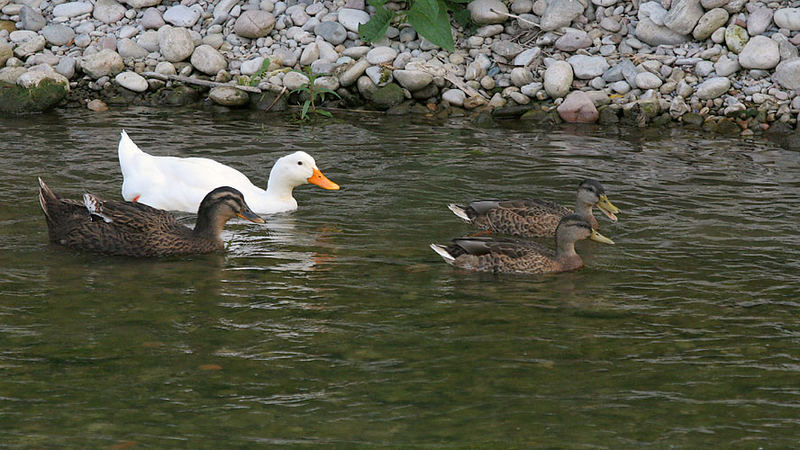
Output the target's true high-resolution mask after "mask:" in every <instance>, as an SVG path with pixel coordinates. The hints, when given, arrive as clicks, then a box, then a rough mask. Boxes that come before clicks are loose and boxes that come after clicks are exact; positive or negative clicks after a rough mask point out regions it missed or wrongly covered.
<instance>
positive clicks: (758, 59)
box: [739, 36, 781, 69]
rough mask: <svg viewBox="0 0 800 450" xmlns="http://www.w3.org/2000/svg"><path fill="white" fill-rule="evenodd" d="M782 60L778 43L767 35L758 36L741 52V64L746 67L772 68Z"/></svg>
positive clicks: (748, 42)
mask: <svg viewBox="0 0 800 450" xmlns="http://www.w3.org/2000/svg"><path fill="white" fill-rule="evenodd" d="M780 60H781V54H780V50H779V48H778V43H777V42H775V41H773V40H772V39H770V38H768V37H766V36H756V37H754V38H752V39H750V40H749V41H747V44H745V46H744V48H743V49H742V51H741V52H740V53H739V64H740V65H741V66H742V67H744V68H745V69H772V68H773V67H775V66H777V65H778V63H779V62H780Z"/></svg>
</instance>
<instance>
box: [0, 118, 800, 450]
mask: <svg viewBox="0 0 800 450" xmlns="http://www.w3.org/2000/svg"><path fill="white" fill-rule="evenodd" d="M338 116H339V117H337V119H339V120H334V121H331V122H326V123H323V124H320V125H318V126H315V127H306V126H299V125H297V124H292V123H290V122H288V121H286V120H284V119H285V118H283V117H280V116H264V115H260V114H255V113H250V112H226V113H224V114H222V113H219V112H216V111H194V110H184V109H175V110H150V109H146V108H145V109H136V108H131V109H126V110H121V111H112V112H109V113H107V114H105V115H97V114H93V113H90V112H88V111H68V112H56V113H52V114H50V115H45V116H41V117H26V118H24V119H14V118H11V119H6V118H4V119H2V126H3V137H4V139H3V140H2V141H1V142H0V151H2V153H3V164H0V249H2V252H0V268H1V269H2V270H0V342H2V345H1V346H0V369H1V370H2V374H3V376H2V378H0V396H2V398H3V402H2V403H1V404H0V421H2V422H3V424H4V426H3V427H2V428H0V436H1V437H2V440H3V442H6V443H9V444H10V445H18V446H47V447H51V446H53V445H66V446H76V447H78V446H91V447H95V446H106V445H108V446H129V445H136V444H140V445H147V446H154V447H165V446H169V447H171V446H181V445H183V446H187V445H188V446H191V447H220V446H226V447H230V446H237V447H246V446H253V445H258V444H262V445H264V444H267V445H270V444H271V445H286V446H295V445H303V444H327V445H331V444H333V445H339V446H352V445H363V446H370V447H372V446H384V445H385V446H434V445H436V446H453V447H463V446H469V445H479V446H514V447H522V446H526V447H527V446H564V445H568V446H575V447H586V446H598V445H599V446H608V447H621V446H624V447H628V446H642V445H648V446H652V445H655V446H663V445H677V446H688V447H696V446H703V445H708V444H712V445H715V446H717V445H719V446H726V447H727V446H751V445H755V446H763V445H774V446H793V445H796V437H797V430H798V429H800V420H799V419H798V415H797V409H798V407H800V390H798V389H797V386H796V385H797V383H796V380H797V379H798V375H800V374H798V371H800V354H798V352H797V343H798V336H800V328H799V327H798V321H797V313H796V311H797V307H798V306H800V305H798V301H797V299H796V293H797V290H798V287H800V285H799V284H798V281H797V280H798V279H797V276H796V274H797V273H798V272H800V262H799V261H798V257H797V255H798V254H800V237H798V236H800V233H798V231H800V229H798V226H797V220H796V218H797V216H796V208H797V204H798V202H799V201H800V194H799V193H800V164H799V163H800V157H799V156H798V153H796V152H791V151H786V150H782V149H780V148H777V147H775V146H773V145H772V144H769V143H768V142H766V141H762V140H758V139H755V140H740V139H729V138H724V137H720V136H712V135H703V134H699V133H696V132H691V131H686V130H674V129H673V130H654V129H644V130H641V129H630V128H613V127H610V128H601V127H561V128H558V129H536V128H530V127H529V126H528V125H524V126H523V125H522V124H519V123H515V122H510V121H501V122H498V124H497V127H496V128H480V127H475V126H472V125H471V124H470V122H469V121H467V120H457V119H453V120H449V121H441V120H430V119H427V118H414V119H407V118H387V117H384V116H378V115H343V114H342V115H338ZM123 128H124V129H126V130H127V131H128V133H129V134H130V135H131V137H132V138H133V139H134V141H135V142H137V144H139V145H140V146H141V147H142V148H143V149H144V150H145V151H147V152H150V153H153V154H157V155H176V156H205V157H212V158H214V159H216V160H218V161H220V162H223V163H225V164H229V165H231V166H234V167H236V168H238V169H240V170H242V171H243V172H244V173H246V174H247V175H249V176H250V177H251V179H252V180H253V181H254V182H255V183H256V184H258V185H265V184H266V180H267V175H268V173H269V169H270V167H271V165H272V162H273V161H274V160H275V159H277V158H278V157H280V156H282V155H284V154H287V153H290V152H293V151H296V150H304V151H307V152H309V153H311V154H312V155H313V156H314V157H315V158H316V160H317V164H318V165H319V167H320V168H321V170H322V171H323V172H324V173H325V174H326V175H327V176H328V177H329V178H331V179H332V180H333V181H335V182H337V183H339V184H340V185H341V186H343V190H341V191H338V192H329V191H323V190H321V189H317V188H316V187H313V186H302V187H300V188H298V189H296V191H295V196H296V198H297V199H298V201H299V203H300V209H299V210H298V211H297V212H294V213H289V214H279V215H275V216H271V217H268V218H267V220H268V221H267V224H266V225H264V226H254V225H252V224H247V223H244V222H234V223H232V224H230V225H229V226H228V227H227V228H226V231H225V232H224V234H223V236H224V238H225V240H226V242H228V243H229V244H228V248H227V251H226V252H225V253H224V254H220V255H210V256H198V257H185V258H166V259H157V260H147V261H140V260H134V259H128V258H111V257H105V256H97V255H89V254H80V253H75V252H71V251H69V250H65V249H63V248H60V247H57V246H53V245H51V244H48V243H47V232H46V230H45V226H44V221H43V219H42V217H41V212H40V211H39V209H38V203H37V202H36V181H35V180H36V176H42V177H43V178H44V179H45V180H46V181H47V182H48V183H49V184H50V185H51V186H52V187H53V188H54V189H55V190H56V191H57V192H59V193H61V194H63V195H65V196H69V197H77V196H78V195H80V194H81V193H82V192H84V191H86V190H90V191H92V192H94V193H96V194H99V195H101V196H105V197H109V198H115V197H118V196H119V189H120V185H121V175H120V172H119V168H118V165H117V160H116V144H117V140H118V138H119V132H120V130H121V129H123ZM585 177H592V178H597V179H600V180H601V181H602V182H603V183H604V185H605V186H606V189H607V191H608V193H609V196H610V198H611V199H612V200H613V202H614V203H615V204H616V205H617V206H619V207H620V208H621V210H622V212H621V213H620V214H619V217H620V220H619V222H617V223H611V222H609V221H607V220H605V219H604V218H599V220H600V223H601V227H602V230H603V233H604V234H606V235H608V236H610V237H611V238H613V239H614V240H615V242H616V243H617V245H615V246H602V245H598V244H595V243H593V242H581V243H579V245H578V252H579V253H580V254H581V255H582V256H583V258H584V261H585V263H586V267H585V268H584V269H582V270H580V271H577V272H572V273H566V274H560V275H556V276H536V277H520V276H493V275H487V274H470V273H464V272H461V271H458V270H454V269H453V268H451V267H449V266H447V265H445V264H444V263H443V262H442V261H441V260H440V258H439V257H438V256H437V255H435V254H434V253H433V252H431V251H430V249H429V248H428V245H429V244H430V243H431V242H446V241H447V240H448V239H450V238H452V237H455V236H458V235H463V234H468V233H471V232H472V231H473V230H471V229H470V228H469V227H468V226H467V225H466V224H463V223H460V222H459V221H458V220H457V219H456V218H455V217H454V216H452V214H451V213H450V212H449V211H448V210H447V208H446V205H447V204H448V203H450V202H462V201H469V200H472V199H476V198H481V197H483V198H497V197H540V198H547V199H554V200H557V201H559V202H562V203H565V204H572V203H573V202H574V196H575V189H576V188H577V184H578V182H579V181H580V180H581V179H582V178H585ZM178 216H179V219H180V220H181V222H182V223H185V224H188V225H191V224H192V223H193V221H194V215H192V214H179V215H178Z"/></svg>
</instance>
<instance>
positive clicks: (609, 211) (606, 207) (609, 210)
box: [597, 194, 619, 222]
mask: <svg viewBox="0 0 800 450" xmlns="http://www.w3.org/2000/svg"><path fill="white" fill-rule="evenodd" d="M597 207H598V208H600V211H603V214H605V215H606V217H608V218H609V219H611V220H612V221H614V222H616V221H617V216H616V215H615V214H616V213H618V212H619V208H617V207H616V206H614V205H613V204H611V201H609V200H608V196H607V195H606V194H601V195H600V201H599V202H597Z"/></svg>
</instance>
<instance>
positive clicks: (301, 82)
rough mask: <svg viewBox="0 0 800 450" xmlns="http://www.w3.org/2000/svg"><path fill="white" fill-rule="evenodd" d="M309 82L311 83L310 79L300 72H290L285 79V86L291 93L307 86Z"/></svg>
mask: <svg viewBox="0 0 800 450" xmlns="http://www.w3.org/2000/svg"><path fill="white" fill-rule="evenodd" d="M308 82H309V79H308V77H307V76H305V74H302V73H300V72H295V71H292V72H288V73H287V74H286V75H285V76H284V77H283V86H284V87H286V89H289V90H290V91H293V90H295V89H298V88H300V87H302V86H305V85H307V84H308Z"/></svg>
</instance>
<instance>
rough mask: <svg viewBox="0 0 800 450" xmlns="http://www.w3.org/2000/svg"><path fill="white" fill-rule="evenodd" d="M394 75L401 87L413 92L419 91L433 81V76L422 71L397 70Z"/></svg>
mask: <svg viewBox="0 0 800 450" xmlns="http://www.w3.org/2000/svg"><path fill="white" fill-rule="evenodd" d="M392 75H393V76H394V79H395V80H397V82H398V83H400V86H403V87H404V88H406V89H408V90H409V91H411V92H416V91H419V90H420V89H423V88H425V87H426V86H428V85H429V84H431V82H432V81H433V75H431V74H429V73H428V72H423V71H421V70H395V71H394V72H392Z"/></svg>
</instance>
